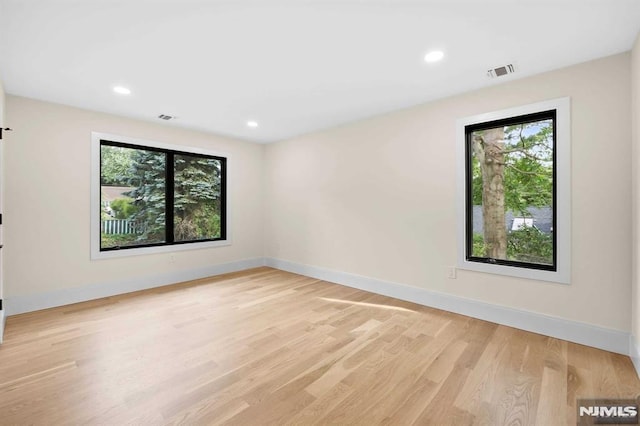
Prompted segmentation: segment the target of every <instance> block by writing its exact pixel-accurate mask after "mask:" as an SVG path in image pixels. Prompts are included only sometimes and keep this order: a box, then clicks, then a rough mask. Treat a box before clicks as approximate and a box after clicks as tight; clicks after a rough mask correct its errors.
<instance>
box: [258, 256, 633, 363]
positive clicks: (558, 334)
mask: <svg viewBox="0 0 640 426" xmlns="http://www.w3.org/2000/svg"><path fill="white" fill-rule="evenodd" d="M265 261H266V262H265V263H266V265H267V266H270V267H272V268H277V269H281V270H284V271H288V272H293V273H296V274H301V275H306V276H309V277H312V278H317V279H321V280H324V281H330V282H334V283H337V284H342V285H346V286H348V287H354V288H358V289H360V290H365V291H369V292H372V293H377V294H381V295H384V296H389V297H394V298H396V299H401V300H406V301H409V302H414V303H418V304H420V305H424V306H429V307H433V308H437V309H442V310H445V311H449V312H455V313H457V314H461V315H466V316H470V317H473V318H478V319H481V320H485V321H490V322H494V323H497V324H502V325H507V326H510V327H515V328H519V329H521V330H526V331H531V332H533V333H538V334H542V335H545V336H550V337H555V338H558V339H562V340H567V341H570V342H575V343H580V344H582V345H587V346H592V347H595V348H599V349H604V350H607V351H611V352H616V353H620V354H623V355H629V333H627V332H624V331H620V330H613V329H608V328H604V327H599V326H595V325H592V324H587V323H582V322H578V321H571V320H567V319H563V318H557V317H552V316H549V315H545V314H540V313H536V312H530V311H523V310H519V309H513V308H509V307H505V306H499V305H493V304H490V303H485V302H480V301H477V300H473V299H466V298H463V297H459V296H453V295H450V294H446V293H439V292H434V291H430V290H426V289H423V288H419V287H413V286H408V285H404V284H398V283H393V282H388V281H382V280H377V279H374V278H368V277H363V276H360V275H355V274H349V273H346V272H340V271H333V270H330V269H325V268H319V267H316V266H310V265H303V264H299V263H295V262H289V261H286V260H280V259H274V258H266V259H265ZM636 368H637V367H636Z"/></svg>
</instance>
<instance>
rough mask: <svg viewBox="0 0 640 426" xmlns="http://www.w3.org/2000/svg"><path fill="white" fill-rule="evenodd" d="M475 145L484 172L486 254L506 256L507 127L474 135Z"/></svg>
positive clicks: (488, 255) (497, 257) (495, 257)
mask: <svg viewBox="0 0 640 426" xmlns="http://www.w3.org/2000/svg"><path fill="white" fill-rule="evenodd" d="M473 136H474V137H473V149H474V153H475V155H476V158H477V159H478V162H479V163H480V170H481V172H482V219H483V227H484V245H485V248H486V254H485V255H486V256H487V257H489V258H492V259H506V258H507V228H506V223H505V207H504V129H503V128H502V127H498V128H495V129H488V130H484V131H481V132H478V133H477V134H474V135H473Z"/></svg>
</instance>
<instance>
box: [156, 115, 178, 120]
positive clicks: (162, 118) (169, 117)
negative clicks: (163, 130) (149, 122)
mask: <svg viewBox="0 0 640 426" xmlns="http://www.w3.org/2000/svg"><path fill="white" fill-rule="evenodd" d="M158 118H159V119H161V120H173V119H174V118H175V117H174V116H172V115H166V114H160V115H159V116H158Z"/></svg>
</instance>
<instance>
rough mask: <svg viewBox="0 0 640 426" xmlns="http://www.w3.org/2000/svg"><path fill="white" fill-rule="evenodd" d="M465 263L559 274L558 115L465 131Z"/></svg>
mask: <svg viewBox="0 0 640 426" xmlns="http://www.w3.org/2000/svg"><path fill="white" fill-rule="evenodd" d="M465 143H466V144H465V152H466V154H465V159H466V160H465V161H466V163H465V168H466V204H465V205H466V208H465V212H466V224H465V226H466V232H465V235H466V239H467V241H466V259H467V261H471V262H479V263H489V264H496V265H508V266H516V267H523V268H530V269H540V270H547V271H556V268H557V253H556V247H557V244H556V234H557V229H556V204H557V203H556V110H549V111H543V112H538V113H534V114H527V115H522V116H517V117H511V118H506V119H501V120H496V121H490V122H484V123H475V124H472V125H467V126H465Z"/></svg>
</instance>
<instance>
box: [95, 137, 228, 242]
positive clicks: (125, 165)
mask: <svg viewBox="0 0 640 426" xmlns="http://www.w3.org/2000/svg"><path fill="white" fill-rule="evenodd" d="M94 208H99V209H100V251H111V250H120V249H128V248H140V247H150V246H165V245H173V244H185V243H193V242H203V241H218V240H224V239H226V158H224V157H217V156H212V155H204V154H199V153H193V152H182V151H174V150H169V149H161V148H156V147H147V146H139V145H131V144H126V143H120V142H114V141H108V140H100V206H95V207H94Z"/></svg>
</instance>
